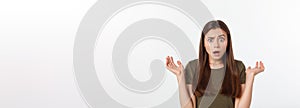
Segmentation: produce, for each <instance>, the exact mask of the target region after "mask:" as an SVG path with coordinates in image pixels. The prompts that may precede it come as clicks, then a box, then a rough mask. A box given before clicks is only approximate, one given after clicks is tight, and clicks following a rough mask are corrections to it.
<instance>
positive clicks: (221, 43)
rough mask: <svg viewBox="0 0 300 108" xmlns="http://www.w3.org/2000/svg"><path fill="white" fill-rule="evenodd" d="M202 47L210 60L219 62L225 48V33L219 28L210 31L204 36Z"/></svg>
mask: <svg viewBox="0 0 300 108" xmlns="http://www.w3.org/2000/svg"><path fill="white" fill-rule="evenodd" d="M204 47H205V49H206V52H207V53H208V55H209V58H210V59H212V60H221V59H222V57H223V55H224V53H225V52H226V48H227V33H226V32H225V31H224V30H222V29H221V28H216V29H211V30H209V31H208V32H207V33H206V34H205V36H204Z"/></svg>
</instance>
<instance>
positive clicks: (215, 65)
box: [209, 59, 224, 69]
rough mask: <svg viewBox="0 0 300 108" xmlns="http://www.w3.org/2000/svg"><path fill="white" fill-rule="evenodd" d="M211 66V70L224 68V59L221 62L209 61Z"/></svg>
mask: <svg viewBox="0 0 300 108" xmlns="http://www.w3.org/2000/svg"><path fill="white" fill-rule="evenodd" d="M209 66H210V68H211V69H218V68H222V67H224V64H223V61H222V59H220V60H214V59H209Z"/></svg>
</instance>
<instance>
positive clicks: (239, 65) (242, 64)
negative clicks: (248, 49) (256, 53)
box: [234, 60, 245, 68]
mask: <svg viewBox="0 0 300 108" xmlns="http://www.w3.org/2000/svg"><path fill="white" fill-rule="evenodd" d="M234 62H235V65H236V66H237V67H239V68H241V67H245V65H244V63H243V62H242V61H241V60H234Z"/></svg>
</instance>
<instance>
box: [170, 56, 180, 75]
mask: <svg viewBox="0 0 300 108" xmlns="http://www.w3.org/2000/svg"><path fill="white" fill-rule="evenodd" d="M177 64H178V66H177V65H176V64H175V63H174V61H173V57H172V56H168V57H167V58H166V67H167V69H168V70H169V71H171V72H172V73H174V74H175V75H176V76H177V77H178V76H180V75H181V73H183V65H182V63H181V62H180V61H177Z"/></svg>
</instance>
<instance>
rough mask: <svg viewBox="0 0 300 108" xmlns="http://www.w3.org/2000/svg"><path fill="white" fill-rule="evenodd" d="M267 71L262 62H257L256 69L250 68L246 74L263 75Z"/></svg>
mask: <svg viewBox="0 0 300 108" xmlns="http://www.w3.org/2000/svg"><path fill="white" fill-rule="evenodd" d="M264 70H265V66H264V64H263V63H262V62H261V61H260V62H256V65H255V67H254V68H251V67H250V66H249V67H248V68H247V70H246V74H248V75H249V74H252V75H256V74H258V73H261V72H263V71H264Z"/></svg>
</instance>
